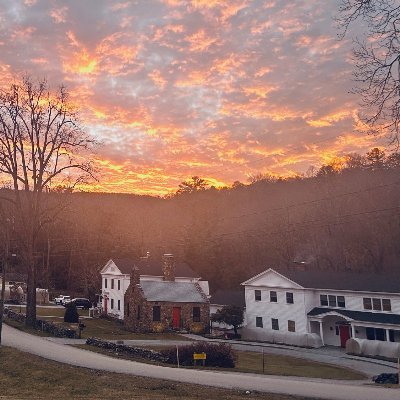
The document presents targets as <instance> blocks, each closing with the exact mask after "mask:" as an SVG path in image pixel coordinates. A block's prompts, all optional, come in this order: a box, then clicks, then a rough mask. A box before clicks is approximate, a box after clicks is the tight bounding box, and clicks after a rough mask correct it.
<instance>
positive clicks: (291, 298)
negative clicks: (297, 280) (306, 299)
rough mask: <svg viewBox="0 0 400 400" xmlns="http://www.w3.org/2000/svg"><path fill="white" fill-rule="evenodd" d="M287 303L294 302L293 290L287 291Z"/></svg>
mask: <svg viewBox="0 0 400 400" xmlns="http://www.w3.org/2000/svg"><path fill="white" fill-rule="evenodd" d="M286 303H287V304H293V303H294V301H293V293H291V292H286Z"/></svg>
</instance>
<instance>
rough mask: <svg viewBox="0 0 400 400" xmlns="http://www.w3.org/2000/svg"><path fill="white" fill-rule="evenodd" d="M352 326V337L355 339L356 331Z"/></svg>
mask: <svg viewBox="0 0 400 400" xmlns="http://www.w3.org/2000/svg"><path fill="white" fill-rule="evenodd" d="M350 326H351V337H352V338H353V339H354V338H355V337H356V330H355V328H354V325H353V324H350Z"/></svg>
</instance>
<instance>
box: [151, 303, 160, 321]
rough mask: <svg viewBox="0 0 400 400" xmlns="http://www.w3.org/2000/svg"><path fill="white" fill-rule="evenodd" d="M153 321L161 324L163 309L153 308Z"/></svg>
mask: <svg viewBox="0 0 400 400" xmlns="http://www.w3.org/2000/svg"><path fill="white" fill-rule="evenodd" d="M153 321H155V322H160V321H161V307H160V306H153Z"/></svg>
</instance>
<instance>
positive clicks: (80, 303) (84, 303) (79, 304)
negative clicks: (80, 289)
mask: <svg viewBox="0 0 400 400" xmlns="http://www.w3.org/2000/svg"><path fill="white" fill-rule="evenodd" d="M69 304H75V306H76V308H83V309H85V310H88V309H89V308H91V307H92V303H91V302H90V300H89V299H82V298H76V299H72V300H71V301H70V302H69Z"/></svg>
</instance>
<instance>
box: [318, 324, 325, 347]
mask: <svg viewBox="0 0 400 400" xmlns="http://www.w3.org/2000/svg"><path fill="white" fill-rule="evenodd" d="M319 336H321V341H322V346H325V342H324V330H323V328H322V321H320V322H319Z"/></svg>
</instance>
